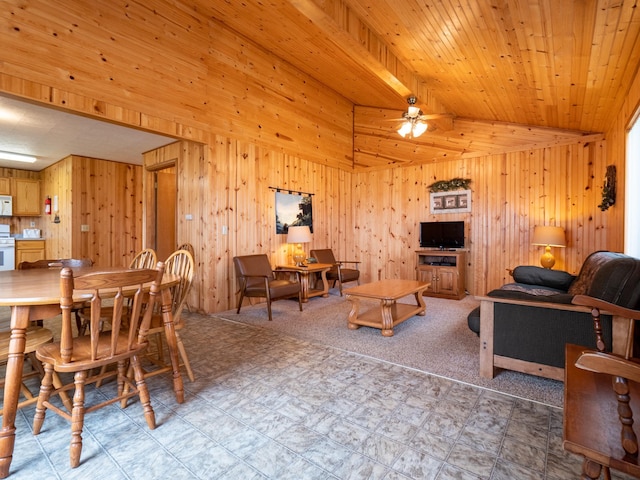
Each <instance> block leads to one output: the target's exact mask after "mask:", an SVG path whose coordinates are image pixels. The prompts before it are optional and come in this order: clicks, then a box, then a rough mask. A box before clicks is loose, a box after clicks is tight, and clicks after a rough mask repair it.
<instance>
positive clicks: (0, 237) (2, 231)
mask: <svg viewBox="0 0 640 480" xmlns="http://www.w3.org/2000/svg"><path fill="white" fill-rule="evenodd" d="M15 266H16V239H15V238H13V237H12V236H11V234H10V233H9V225H0V271H3V270H14V269H15Z"/></svg>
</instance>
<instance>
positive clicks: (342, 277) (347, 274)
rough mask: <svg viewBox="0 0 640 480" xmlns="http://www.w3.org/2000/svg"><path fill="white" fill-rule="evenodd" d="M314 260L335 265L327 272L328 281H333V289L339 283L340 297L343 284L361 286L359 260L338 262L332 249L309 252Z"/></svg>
mask: <svg viewBox="0 0 640 480" xmlns="http://www.w3.org/2000/svg"><path fill="white" fill-rule="evenodd" d="M309 255H311V256H312V257H313V258H315V259H316V260H318V263H328V264H330V265H333V266H334V267H333V268H331V269H330V270H329V271H328V272H327V280H328V281H332V280H333V285H332V287H335V286H336V283H338V288H339V289H340V296H342V284H343V283H348V282H356V283H357V284H358V285H360V270H359V269H358V266H359V265H360V262H359V261H357V260H336V257H335V255H334V254H333V250H331V249H330V248H322V249H315V250H311V251H310V252H309ZM345 264H346V265H353V268H344V267H343V265H345Z"/></svg>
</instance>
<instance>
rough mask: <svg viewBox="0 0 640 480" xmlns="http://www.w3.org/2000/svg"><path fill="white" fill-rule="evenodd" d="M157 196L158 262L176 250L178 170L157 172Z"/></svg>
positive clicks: (156, 230)
mask: <svg viewBox="0 0 640 480" xmlns="http://www.w3.org/2000/svg"><path fill="white" fill-rule="evenodd" d="M153 173H154V182H153V183H154V187H155V188H154V190H155V193H154V196H155V202H154V203H155V217H156V224H155V227H156V228H155V240H156V241H155V251H156V254H157V255H158V260H164V259H166V258H167V257H168V256H169V255H171V253H172V252H173V251H174V250H175V249H176V196H177V187H176V168H175V166H172V167H168V168H163V169H161V170H156V171H155V172H153Z"/></svg>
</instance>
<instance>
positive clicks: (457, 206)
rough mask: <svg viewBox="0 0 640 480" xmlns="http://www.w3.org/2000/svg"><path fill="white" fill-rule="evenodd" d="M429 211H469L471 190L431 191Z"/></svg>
mask: <svg viewBox="0 0 640 480" xmlns="http://www.w3.org/2000/svg"><path fill="white" fill-rule="evenodd" d="M429 203H430V205H431V213H467V212H470V211H471V190H453V191H448V192H431V193H430V194H429Z"/></svg>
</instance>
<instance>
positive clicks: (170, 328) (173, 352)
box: [161, 288, 184, 403]
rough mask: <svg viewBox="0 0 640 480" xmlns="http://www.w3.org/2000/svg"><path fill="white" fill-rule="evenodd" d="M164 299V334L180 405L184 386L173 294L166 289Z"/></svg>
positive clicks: (182, 399)
mask: <svg viewBox="0 0 640 480" xmlns="http://www.w3.org/2000/svg"><path fill="white" fill-rule="evenodd" d="M161 298H162V319H163V321H164V332H165V334H166V337H167V346H168V348H169V357H170V358H171V367H172V368H173V391H174V392H175V394H176V401H177V402H178V403H183V402H184V385H183V383H182V375H181V373H180V360H179V358H178V341H177V340H176V329H175V326H174V325H173V314H172V313H171V292H170V291H169V289H168V288H165V289H163V290H162V292H161Z"/></svg>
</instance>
